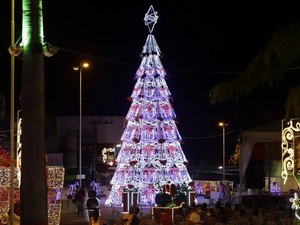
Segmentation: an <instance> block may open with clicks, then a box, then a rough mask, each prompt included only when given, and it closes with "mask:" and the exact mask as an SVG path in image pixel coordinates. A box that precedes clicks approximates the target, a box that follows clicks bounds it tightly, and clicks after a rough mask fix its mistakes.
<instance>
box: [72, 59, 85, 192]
mask: <svg viewBox="0 0 300 225" xmlns="http://www.w3.org/2000/svg"><path fill="white" fill-rule="evenodd" d="M88 67H89V64H88V63H87V62H84V63H80V65H79V67H73V70H79V157H78V158H79V166H78V167H79V174H78V180H79V185H80V187H81V184H82V179H83V176H82V143H81V140H82V71H83V69H84V68H88Z"/></svg>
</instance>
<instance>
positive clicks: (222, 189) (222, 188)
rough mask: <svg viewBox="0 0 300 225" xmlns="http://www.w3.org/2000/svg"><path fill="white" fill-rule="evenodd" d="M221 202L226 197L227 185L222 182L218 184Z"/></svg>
mask: <svg viewBox="0 0 300 225" xmlns="http://www.w3.org/2000/svg"><path fill="white" fill-rule="evenodd" d="M218 192H219V200H220V201H221V202H222V201H223V199H224V197H225V184H224V183H223V182H222V181H220V183H219V184H218Z"/></svg>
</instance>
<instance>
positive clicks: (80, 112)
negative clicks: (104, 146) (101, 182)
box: [79, 65, 82, 187]
mask: <svg viewBox="0 0 300 225" xmlns="http://www.w3.org/2000/svg"><path fill="white" fill-rule="evenodd" d="M81 138H82V65H80V70H79V186H80V187H81V183H82V182H81V179H82V177H81V175H82V168H81V166H82V156H81V154H82V152H81V150H82V149H81Z"/></svg>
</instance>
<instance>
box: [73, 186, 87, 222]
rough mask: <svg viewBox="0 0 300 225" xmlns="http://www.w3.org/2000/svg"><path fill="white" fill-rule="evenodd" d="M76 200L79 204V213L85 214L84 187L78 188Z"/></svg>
mask: <svg viewBox="0 0 300 225" xmlns="http://www.w3.org/2000/svg"><path fill="white" fill-rule="evenodd" d="M75 200H76V204H77V214H78V215H80V216H83V205H84V200H85V190H84V187H80V188H79V189H77V191H76V194H75Z"/></svg>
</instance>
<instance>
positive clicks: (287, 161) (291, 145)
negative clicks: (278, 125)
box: [281, 119, 300, 220]
mask: <svg viewBox="0 0 300 225" xmlns="http://www.w3.org/2000/svg"><path fill="white" fill-rule="evenodd" d="M281 148H282V171H281V176H282V178H283V179H284V181H283V183H284V184H285V183H286V181H287V179H288V175H289V174H290V173H292V174H293V177H294V179H295V180H296V182H297V184H298V186H299V184H300V174H299V171H300V161H299V160H300V119H291V120H289V121H287V122H286V121H284V120H283V121H282V132H281ZM290 202H292V203H293V204H292V206H291V208H292V209H295V216H296V218H297V220H300V215H299V207H300V204H299V203H300V201H299V198H298V194H297V193H296V192H295V193H294V198H290Z"/></svg>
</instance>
